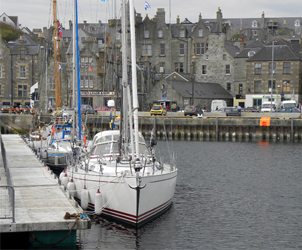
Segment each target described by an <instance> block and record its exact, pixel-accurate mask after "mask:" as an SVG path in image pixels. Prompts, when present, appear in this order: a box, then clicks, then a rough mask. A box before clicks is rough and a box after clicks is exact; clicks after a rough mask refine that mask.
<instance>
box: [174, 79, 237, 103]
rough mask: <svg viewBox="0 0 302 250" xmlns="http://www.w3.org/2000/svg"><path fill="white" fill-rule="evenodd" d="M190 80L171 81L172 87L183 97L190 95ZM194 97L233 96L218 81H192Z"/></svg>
mask: <svg viewBox="0 0 302 250" xmlns="http://www.w3.org/2000/svg"><path fill="white" fill-rule="evenodd" d="M192 84H193V82H192V81H189V82H186V81H172V83H171V85H172V87H173V88H174V89H175V90H176V91H177V92H178V93H180V94H181V95H182V96H183V97H185V98H191V97H192ZM194 98H196V99H217V98H218V99H232V98H233V96H232V95H231V94H230V93H229V92H227V91H226V90H225V89H224V88H223V87H222V86H221V85H220V84H218V83H200V82H194Z"/></svg>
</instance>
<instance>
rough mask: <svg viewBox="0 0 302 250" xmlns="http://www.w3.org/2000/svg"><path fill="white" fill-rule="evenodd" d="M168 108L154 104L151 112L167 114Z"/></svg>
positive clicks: (152, 113) (153, 113)
mask: <svg viewBox="0 0 302 250" xmlns="http://www.w3.org/2000/svg"><path fill="white" fill-rule="evenodd" d="M166 113H167V110H166V109H165V108H164V107H163V106H162V105H159V104H155V105H153V106H152V108H151V111H150V114H151V115H166Z"/></svg>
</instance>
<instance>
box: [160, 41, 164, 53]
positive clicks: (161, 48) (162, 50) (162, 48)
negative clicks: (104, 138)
mask: <svg viewBox="0 0 302 250" xmlns="http://www.w3.org/2000/svg"><path fill="white" fill-rule="evenodd" d="M160 55H165V44H163V43H162V44H160Z"/></svg>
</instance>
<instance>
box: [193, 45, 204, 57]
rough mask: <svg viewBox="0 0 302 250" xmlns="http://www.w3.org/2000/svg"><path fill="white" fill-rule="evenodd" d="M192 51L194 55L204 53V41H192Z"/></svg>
mask: <svg viewBox="0 0 302 250" xmlns="http://www.w3.org/2000/svg"><path fill="white" fill-rule="evenodd" d="M193 52H194V54H195V55H203V54H204V53H205V50H204V43H194V44H193Z"/></svg>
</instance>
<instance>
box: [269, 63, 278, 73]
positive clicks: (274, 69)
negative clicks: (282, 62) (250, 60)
mask: <svg viewBox="0 0 302 250" xmlns="http://www.w3.org/2000/svg"><path fill="white" fill-rule="evenodd" d="M268 67H269V70H268V72H269V74H272V62H270V63H269V66H268ZM273 67H274V68H273V74H276V63H275V62H274V65H273Z"/></svg>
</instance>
